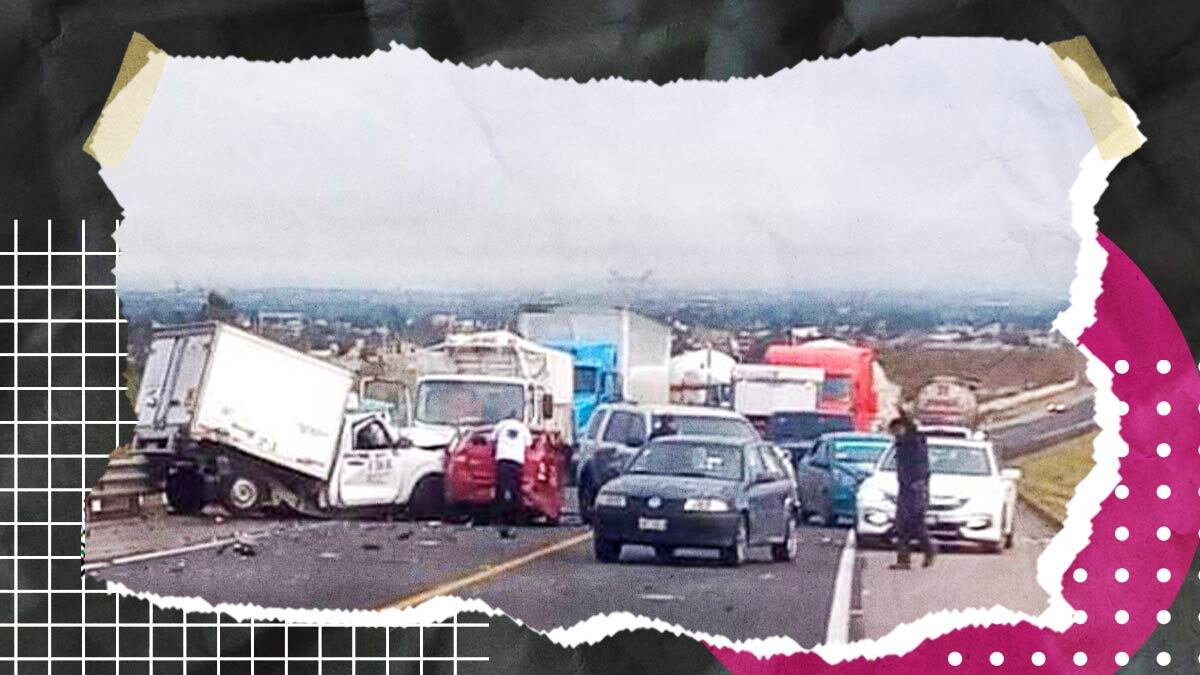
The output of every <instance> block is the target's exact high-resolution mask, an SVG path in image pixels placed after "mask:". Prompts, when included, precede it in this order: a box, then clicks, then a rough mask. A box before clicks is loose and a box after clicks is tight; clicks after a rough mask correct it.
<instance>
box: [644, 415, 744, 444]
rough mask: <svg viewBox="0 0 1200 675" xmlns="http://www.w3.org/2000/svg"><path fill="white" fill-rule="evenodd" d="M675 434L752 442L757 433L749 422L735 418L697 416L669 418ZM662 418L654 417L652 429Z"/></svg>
mask: <svg viewBox="0 0 1200 675" xmlns="http://www.w3.org/2000/svg"><path fill="white" fill-rule="evenodd" d="M669 417H670V419H671V422H672V425H673V426H674V428H675V430H676V433H677V434H679V435H681V436H721V437H724V438H741V439H745V440H748V441H749V440H753V439H754V438H755V437H756V436H757V435H758V432H757V431H755V430H754V427H752V426H750V423H749V422H746V421H744V420H741V419H738V418H736V417H701V416H698V415H693V416H687V415H671V416H669ZM663 421H664V416H662V415H655V417H654V425H653V427H654V428H656V429H657V428H658V427H659V426H661V425H662V422H663Z"/></svg>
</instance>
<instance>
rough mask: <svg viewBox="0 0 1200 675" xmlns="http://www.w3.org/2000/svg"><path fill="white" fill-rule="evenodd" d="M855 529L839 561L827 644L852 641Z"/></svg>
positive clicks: (849, 534) (847, 537) (852, 530)
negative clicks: (851, 616)
mask: <svg viewBox="0 0 1200 675" xmlns="http://www.w3.org/2000/svg"><path fill="white" fill-rule="evenodd" d="M856 543H857V539H856V538H855V536H854V528H850V530H849V531H848V532H847V533H846V544H845V545H844V546H843V547H842V557H841V558H840V559H839V560H838V567H837V577H836V578H834V580H833V599H832V600H831V601H830V603H829V627H828V628H827V629H826V631H825V644H846V643H847V642H849V641H850V594H851V587H852V585H853V581H854V554H855V550H856V548H857V546H856Z"/></svg>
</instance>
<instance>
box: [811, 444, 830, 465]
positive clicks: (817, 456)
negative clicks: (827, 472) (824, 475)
mask: <svg viewBox="0 0 1200 675" xmlns="http://www.w3.org/2000/svg"><path fill="white" fill-rule="evenodd" d="M809 463H810V464H812V465H813V466H821V467H825V466H829V444H828V443H824V442H822V443H817V447H815V448H813V451H812V460H811V461H810V462H809Z"/></svg>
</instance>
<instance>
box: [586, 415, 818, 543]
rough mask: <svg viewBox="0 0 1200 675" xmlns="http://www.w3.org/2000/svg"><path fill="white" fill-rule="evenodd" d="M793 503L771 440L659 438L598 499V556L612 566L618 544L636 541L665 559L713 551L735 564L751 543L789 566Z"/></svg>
mask: <svg viewBox="0 0 1200 675" xmlns="http://www.w3.org/2000/svg"><path fill="white" fill-rule="evenodd" d="M796 503H797V502H796V484H795V482H794V481H793V480H792V478H791V475H790V473H789V472H788V471H787V470H786V469H785V468H784V466H783V465H782V463H781V462H780V459H779V455H778V454H776V452H775V451H774V450H773V449H772V447H771V445H770V444H768V443H764V442H762V441H743V440H735V439H730V438H704V437H695V436H692V437H666V438H661V439H658V440H655V441H652V442H651V443H649V444H648V445H646V446H645V447H644V448H642V450H641V451H640V452H639V453H638V454H637V456H636V457H634V459H633V461H632V462H631V463H630V464H629V467H628V468H627V469H626V471H625V473H623V474H622V475H620V476H618V477H617V478H614V479H613V480H611V481H609V482H608V483H606V484H605V485H604V487H603V488H601V490H600V492H599V494H597V495H596V501H595V507H596V508H595V511H594V514H593V522H592V527H593V530H594V532H593V545H594V547H595V553H596V559H597V560H599V561H600V562H616V561H617V560H618V559H619V557H620V554H621V547H622V546H623V545H625V544H640V545H646V546H652V547H654V551H655V555H656V557H657V558H658V559H659V560H664V561H665V560H668V559H670V558H671V556H672V555H673V554H674V551H675V549H679V548H715V549H718V550H719V551H720V555H721V561H722V562H724V563H725V564H727V565H739V564H741V563H742V562H743V561H745V560H746V557H747V555H748V550H749V547H751V546H770V547H771V557H772V558H773V559H774V560H777V561H780V562H783V561H788V560H791V559H792V558H794V557H795V554H796V527H797V523H798V522H799V520H798V517H797V514H796V510H795V506H796Z"/></svg>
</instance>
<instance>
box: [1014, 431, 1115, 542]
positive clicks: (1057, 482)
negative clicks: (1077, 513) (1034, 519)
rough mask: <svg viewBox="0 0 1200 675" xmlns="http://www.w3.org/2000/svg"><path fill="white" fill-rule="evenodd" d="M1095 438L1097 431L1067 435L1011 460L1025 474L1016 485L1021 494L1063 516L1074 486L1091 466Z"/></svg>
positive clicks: (1057, 516) (1049, 512) (1052, 514)
mask: <svg viewBox="0 0 1200 675" xmlns="http://www.w3.org/2000/svg"><path fill="white" fill-rule="evenodd" d="M1095 440H1096V432H1092V433H1087V434H1084V435H1082V436H1076V437H1074V438H1068V439H1067V440H1065V441H1062V442H1060V443H1058V444H1056V445H1053V446H1051V447H1049V448H1046V449H1045V450H1042V451H1040V452H1036V453H1034V454H1032V455H1028V456H1026V457H1022V458H1020V459H1019V460H1016V461H1014V462H1012V464H1013V465H1014V466H1017V467H1020V468H1021V470H1022V472H1023V474H1024V475H1022V476H1021V482H1020V484H1019V485H1018V486H1017V489H1018V490H1019V492H1020V495H1021V497H1022V498H1023V499H1025V500H1026V501H1027V502H1029V503H1030V504H1032V505H1033V506H1034V508H1036V509H1038V510H1039V511H1042V512H1043V513H1044V514H1045V515H1047V516H1050V517H1053V518H1054V519H1055V520H1056V521H1058V522H1059V523H1061V522H1063V521H1064V520H1066V518H1067V502H1069V501H1071V497H1072V495H1074V494H1075V486H1076V485H1078V484H1079V481H1081V480H1083V478H1084V476H1086V475H1087V474H1088V472H1089V471H1091V470H1092V466H1093V464H1094V462H1093V461H1092V444H1093V442H1094V441H1095Z"/></svg>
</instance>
